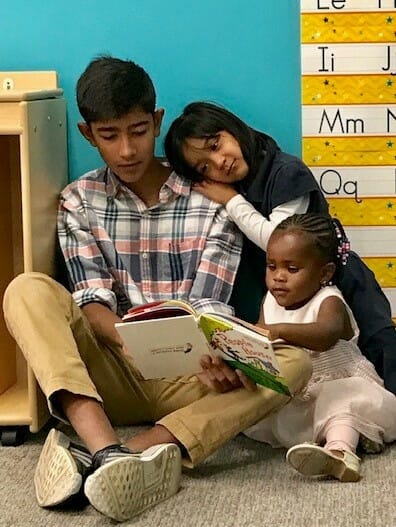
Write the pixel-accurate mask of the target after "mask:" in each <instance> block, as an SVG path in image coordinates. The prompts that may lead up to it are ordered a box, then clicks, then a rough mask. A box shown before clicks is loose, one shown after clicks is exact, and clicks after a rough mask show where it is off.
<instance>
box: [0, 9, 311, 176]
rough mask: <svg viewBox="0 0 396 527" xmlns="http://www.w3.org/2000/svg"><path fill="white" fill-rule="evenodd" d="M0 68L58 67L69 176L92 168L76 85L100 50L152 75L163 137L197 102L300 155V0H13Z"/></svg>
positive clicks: (2, 22) (0, 24)
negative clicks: (230, 114) (217, 107)
mask: <svg viewBox="0 0 396 527" xmlns="http://www.w3.org/2000/svg"><path fill="white" fill-rule="evenodd" d="M0 34H1V35H2V39H1V44H0V69H1V70H3V71H8V70H50V69H53V70H56V71H57V72H58V74H59V77H60V86H61V87H62V88H63V89H64V91H65V97H66V99H67V103H68V123H69V165H70V168H69V170H70V178H71V179H75V178H76V177H78V176H79V175H81V173H83V172H84V171H86V170H88V169H90V168H93V167H95V166H97V165H99V164H100V160H99V158H98V157H97V154H96V152H95V150H94V149H92V148H91V147H90V146H89V145H88V143H85V142H84V140H83V138H82V137H80V136H79V133H78V131H77V128H76V123H77V121H78V119H79V114H78V110H77V107H76V104H75V95H74V86H75V83H76V80H77V78H78V76H79V75H80V73H81V72H82V71H83V69H84V68H85V66H86V65H87V64H88V62H89V61H90V60H91V58H92V57H93V56H95V55H97V54H99V53H110V54H112V55H114V56H118V57H120V58H128V59H132V60H134V61H136V62H137V63H139V64H141V65H142V66H143V67H144V68H145V69H146V70H147V71H148V73H149V74H150V75H151V77H152V79H153V81H154V83H155V85H156V88H157V93H158V105H159V106H162V107H165V109H166V118H165V121H164V127H163V133H162V135H161V138H160V140H159V142H158V146H157V154H159V155H161V154H162V142H163V136H164V132H165V131H166V128H167V127H168V126H169V124H170V122H171V120H172V119H173V118H174V117H175V116H176V115H177V114H178V113H179V112H180V111H181V110H182V108H183V106H184V105H185V104H186V103H188V102H190V101H192V100H197V99H205V100H211V101H214V102H218V103H220V104H223V105H225V106H227V107H228V108H229V109H231V110H232V111H234V112H235V113H237V114H238V115H239V116H240V117H242V118H243V119H245V120H246V121H247V122H248V123H250V124H251V125H252V126H255V127H258V128H260V129H262V130H264V131H266V132H267V133H269V134H271V135H273V136H274V137H275V138H276V139H277V140H278V142H279V144H280V145H281V146H282V148H284V149H285V150H288V151H289V152H291V153H294V154H299V153H300V136H301V131H300V59H299V47H300V43H299V2H298V0H216V1H213V0H200V1H199V2H186V1H182V0H114V1H109V0H83V1H81V0H66V1H63V2H58V1H56V0H53V1H51V2H50V1H48V0H40V1H38V0H30V1H28V0H13V1H9V2H7V1H4V2H2V5H1V6H0Z"/></svg>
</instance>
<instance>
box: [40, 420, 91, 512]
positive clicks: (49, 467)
mask: <svg viewBox="0 0 396 527" xmlns="http://www.w3.org/2000/svg"><path fill="white" fill-rule="evenodd" d="M69 444H70V441H69V439H68V437H67V436H65V434H63V433H62V432H60V431H59V430H55V429H52V430H50V432H49V434H48V436H47V439H46V440H45V443H44V446H43V449H42V451H41V454H40V457H39V460H38V464H37V467H36V470H35V473H34V486H35V489H36V497H37V501H38V504H39V505H40V506H41V507H53V506H54V505H59V504H60V503H63V502H64V501H66V500H68V499H69V498H70V497H71V496H73V495H74V494H77V493H78V492H79V490H80V488H81V486H82V476H81V474H79V472H78V468H77V465H76V463H75V461H74V459H73V457H72V455H71V454H70V452H69V451H68V450H67V448H68V446H69Z"/></svg>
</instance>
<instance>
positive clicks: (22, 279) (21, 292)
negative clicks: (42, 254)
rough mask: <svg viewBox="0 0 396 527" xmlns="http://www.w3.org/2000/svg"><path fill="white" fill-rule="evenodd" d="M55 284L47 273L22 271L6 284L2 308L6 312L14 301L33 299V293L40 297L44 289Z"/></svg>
mask: <svg viewBox="0 0 396 527" xmlns="http://www.w3.org/2000/svg"><path fill="white" fill-rule="evenodd" d="M54 285H55V286H57V285H56V282H55V281H54V280H53V279H52V278H51V277H50V276H48V275H46V274H43V273H37V272H30V273H22V274H19V275H18V276H16V277H15V278H14V279H13V280H12V281H11V282H10V283H9V284H8V286H7V288H6V290H5V293H4V297H3V310H4V313H7V312H8V310H9V308H10V306H12V304H13V303H14V302H21V301H23V300H24V299H28V298H30V299H31V300H32V299H34V296H35V295H38V296H39V297H42V294H43V292H44V290H48V288H50V287H53V286H54Z"/></svg>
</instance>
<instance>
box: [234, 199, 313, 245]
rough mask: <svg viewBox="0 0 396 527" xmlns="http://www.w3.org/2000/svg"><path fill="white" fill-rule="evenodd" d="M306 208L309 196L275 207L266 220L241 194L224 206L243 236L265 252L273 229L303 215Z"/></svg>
mask: <svg viewBox="0 0 396 527" xmlns="http://www.w3.org/2000/svg"><path fill="white" fill-rule="evenodd" d="M308 206H309V194H305V195H304V196H301V197H299V198H296V199H293V200H290V201H288V202H286V203H282V204H281V205H278V207H275V208H274V209H273V211H272V212H271V214H270V215H269V219H268V220H267V218H265V217H264V216H263V215H262V214H260V212H258V211H257V210H256V209H255V208H254V207H253V205H252V204H251V203H249V202H248V201H246V199H245V198H244V197H243V196H242V195H241V194H238V195H237V196H234V197H233V198H231V199H230V201H229V202H228V203H227V204H226V210H227V212H228V214H229V216H230V217H231V219H232V221H233V222H234V223H235V224H236V225H237V226H238V228H239V229H240V230H241V231H242V232H243V233H244V234H245V236H246V237H247V238H249V240H251V241H252V242H253V243H255V244H256V245H258V247H260V249H263V250H264V251H266V250H267V243H268V240H269V237H270V236H271V234H272V231H273V230H274V229H275V227H276V226H277V225H279V223H280V222H281V221H283V220H285V219H286V218H288V217H289V216H292V215H293V214H305V212H307V210H308Z"/></svg>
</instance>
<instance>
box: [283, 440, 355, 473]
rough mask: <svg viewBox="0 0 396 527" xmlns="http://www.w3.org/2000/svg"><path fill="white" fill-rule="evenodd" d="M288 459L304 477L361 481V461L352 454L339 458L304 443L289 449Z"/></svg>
mask: <svg viewBox="0 0 396 527" xmlns="http://www.w3.org/2000/svg"><path fill="white" fill-rule="evenodd" d="M286 459H287V461H288V462H289V463H290V464H291V466H292V467H293V468H295V469H296V470H297V471H298V472H300V474H303V475H304V476H333V477H334V478H337V479H339V480H340V481H344V482H346V481H349V482H351V481H358V480H359V479H360V459H359V458H358V457H357V456H356V455H355V454H352V452H347V451H344V452H343V453H342V457H338V456H337V455H335V454H333V453H332V452H331V451H330V450H327V449H325V448H323V447H321V446H318V445H313V444H311V443H303V444H301V445H296V446H293V447H292V448H289V450H288V451H287V454H286Z"/></svg>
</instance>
